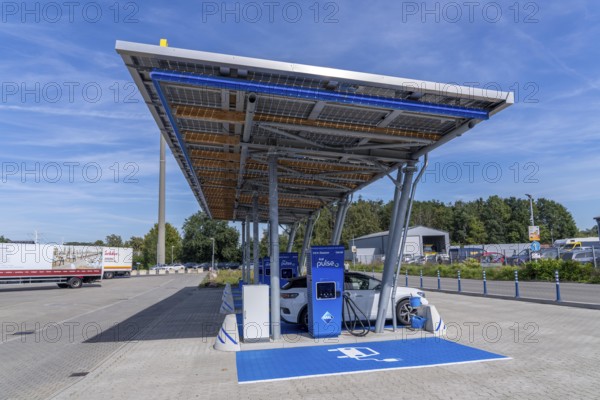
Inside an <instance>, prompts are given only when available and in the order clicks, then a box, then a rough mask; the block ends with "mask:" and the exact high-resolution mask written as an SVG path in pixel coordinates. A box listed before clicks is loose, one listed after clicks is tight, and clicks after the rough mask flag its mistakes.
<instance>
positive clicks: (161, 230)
mask: <svg viewBox="0 0 600 400" xmlns="http://www.w3.org/2000/svg"><path fill="white" fill-rule="evenodd" d="M166 144H167V143H166V141H165V138H164V137H163V135H162V134H161V135H160V164H159V178H158V241H157V244H156V263H157V264H164V263H165V236H166V235H165V176H166V160H165V158H166V157H165V148H166Z"/></svg>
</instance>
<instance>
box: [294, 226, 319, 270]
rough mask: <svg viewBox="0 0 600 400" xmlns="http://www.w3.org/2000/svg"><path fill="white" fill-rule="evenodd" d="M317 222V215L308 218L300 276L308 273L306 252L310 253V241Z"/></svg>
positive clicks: (301, 253) (301, 256) (301, 255)
mask: <svg viewBox="0 0 600 400" xmlns="http://www.w3.org/2000/svg"><path fill="white" fill-rule="evenodd" d="M316 220H317V217H316V215H315V214H312V215H311V216H310V217H308V219H307V220H306V229H305V230H304V240H303V241H302V250H301V251H300V260H299V261H300V263H299V264H298V265H299V266H300V270H301V271H300V272H299V275H304V274H305V273H306V259H307V256H306V252H307V251H308V248H309V247H310V240H311V238H312V233H313V228H314V227H315V222H316Z"/></svg>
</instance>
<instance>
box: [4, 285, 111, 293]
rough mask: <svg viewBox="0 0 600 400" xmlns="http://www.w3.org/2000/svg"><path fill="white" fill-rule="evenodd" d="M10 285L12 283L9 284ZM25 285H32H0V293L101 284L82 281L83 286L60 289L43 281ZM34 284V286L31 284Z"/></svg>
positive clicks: (94, 286) (96, 286)
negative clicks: (6, 286) (5, 286)
mask: <svg viewBox="0 0 600 400" xmlns="http://www.w3.org/2000/svg"><path fill="white" fill-rule="evenodd" d="M10 285H12V284H10ZM26 285H32V286H19V287H10V288H3V287H1V286H0V293H9V292H31V291H40V290H63V291H67V290H82V289H83V290H85V289H87V288H101V287H102V285H100V284H99V283H84V284H83V288H79V289H68V288H65V289H62V288H59V287H58V286H57V285H56V283H47V284H43V283H28V284H26ZM33 285H35V286H33Z"/></svg>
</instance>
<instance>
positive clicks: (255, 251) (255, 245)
mask: <svg viewBox="0 0 600 400" xmlns="http://www.w3.org/2000/svg"><path fill="white" fill-rule="evenodd" d="M252 219H253V220H254V224H253V226H252V228H253V230H254V234H253V235H252V239H253V243H252V245H253V249H252V255H253V257H254V279H253V280H252V281H253V282H254V284H255V285H257V284H258V241H259V240H260V239H259V237H258V193H257V192H254V194H253V195H252Z"/></svg>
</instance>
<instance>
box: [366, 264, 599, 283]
mask: <svg viewBox="0 0 600 400" xmlns="http://www.w3.org/2000/svg"><path fill="white" fill-rule="evenodd" d="M378 267H380V268H375V272H381V271H382V270H383V266H381V265H380V266H378ZM407 269H408V274H409V275H412V276H419V274H420V273H421V271H423V276H433V277H436V276H437V273H438V271H440V276H441V277H442V278H455V279H456V278H457V277H458V271H460V277H461V278H464V279H482V278H483V270H484V268H482V267H481V264H479V263H478V262H477V261H476V260H472V259H469V260H466V261H464V262H462V263H458V264H426V265H414V264H410V265H402V271H401V274H402V275H404V274H405V273H406V270H407ZM357 270H359V271H360V270H361V269H360V268H359V267H357ZM370 270H371V269H370V268H369V269H368V271H370ZM485 271H486V278H487V279H488V280H502V281H512V280H514V279H515V271H519V280H523V281H527V280H533V281H546V282H554V279H555V275H554V274H555V271H558V272H559V275H560V280H561V281H564V282H582V283H600V268H594V266H593V265H592V264H580V263H578V262H575V261H564V260H550V259H541V260H536V261H529V262H526V263H525V264H523V265H522V266H520V267H513V266H502V267H495V268H485Z"/></svg>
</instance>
